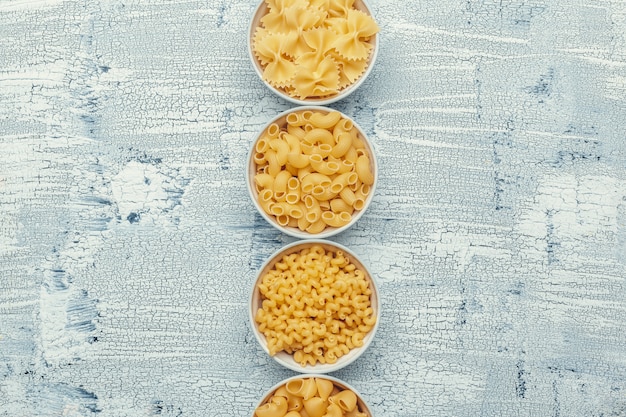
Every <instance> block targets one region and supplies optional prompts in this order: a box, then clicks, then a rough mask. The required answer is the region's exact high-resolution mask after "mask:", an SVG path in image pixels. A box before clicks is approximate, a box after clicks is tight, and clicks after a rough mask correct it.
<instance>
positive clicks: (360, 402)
mask: <svg viewBox="0 0 626 417" xmlns="http://www.w3.org/2000/svg"><path fill="white" fill-rule="evenodd" d="M308 378H318V379H325V380H328V381H331V382H332V383H333V385H334V386H335V387H336V388H338V389H339V390H350V391H352V392H353V393H354V394H355V395H356V399H357V401H356V404H357V407H358V409H359V411H361V412H362V413H365V415H367V416H368V417H374V415H373V414H372V412H371V411H370V406H369V405H368V404H367V402H366V401H365V399H364V398H363V396H362V395H361V394H360V393H359V392H358V391H357V390H356V389H355V388H354V387H353V386H351V385H350V384H348V383H347V382H345V381H342V380H341V379H338V378H335V377H332V376H330V375H321V374H302V375H295V376H292V377H289V378H286V379H284V380H282V381H280V382H279V383H277V384H276V385H274V386H273V387H272V388H270V389H269V390H268V391H267V392H266V393H265V395H263V398H261V400H260V401H259V402H258V404H257V406H256V407H255V408H254V411H253V412H252V417H256V414H255V411H256V409H257V408H259V407H260V406H262V405H263V404H265V403H267V402H268V401H269V400H270V398H271V397H272V396H273V395H274V393H275V392H276V390H278V389H279V388H281V387H282V386H284V385H286V384H287V383H289V382H292V381H297V380H299V379H308Z"/></svg>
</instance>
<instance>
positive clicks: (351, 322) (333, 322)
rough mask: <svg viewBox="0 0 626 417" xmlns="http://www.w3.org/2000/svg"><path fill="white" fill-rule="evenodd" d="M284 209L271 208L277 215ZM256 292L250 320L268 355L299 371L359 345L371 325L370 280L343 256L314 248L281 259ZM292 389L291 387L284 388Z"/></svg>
mask: <svg viewBox="0 0 626 417" xmlns="http://www.w3.org/2000/svg"><path fill="white" fill-rule="evenodd" d="M286 204H287V203H276V204H275V205H274V206H273V207H272V208H273V209H275V210H281V209H284V207H283V206H285V205H286ZM327 213H330V214H332V215H335V214H334V213H332V212H327ZM327 213H324V214H323V215H322V219H321V220H319V221H322V222H323V221H324V216H326V215H327ZM340 215H341V213H340ZM340 215H339V216H338V217H340ZM310 223H311V225H315V224H317V222H310ZM257 287H258V290H259V294H260V303H259V304H260V307H259V308H258V310H257V311H256V312H255V317H254V319H255V322H256V323H257V325H258V328H259V331H260V332H262V333H263V335H264V336H265V340H266V343H267V348H268V350H269V353H270V355H275V354H277V353H278V352H281V351H284V352H286V353H288V354H292V355H293V359H294V361H296V362H297V363H299V364H300V365H302V366H306V365H307V364H309V365H315V364H316V363H334V362H336V361H337V360H338V358H340V357H341V356H343V355H345V354H347V353H348V352H349V351H350V350H351V349H353V348H355V347H360V346H362V345H363V338H364V337H365V335H366V334H367V333H369V331H371V329H372V328H373V324H374V323H375V322H376V316H375V314H374V310H373V308H372V305H371V299H370V297H371V295H372V289H371V288H370V284H369V281H368V280H367V279H366V277H365V275H364V273H363V271H362V270H360V269H358V268H356V266H355V264H353V263H352V262H350V260H349V259H348V257H347V256H346V255H345V254H344V253H343V252H342V251H333V250H326V249H324V248H323V247H322V246H321V245H317V244H315V245H312V246H311V247H310V248H305V249H302V250H300V251H298V252H295V253H292V254H290V255H287V256H282V257H281V258H280V259H278V260H277V261H276V262H275V263H274V264H273V265H272V266H271V268H270V269H269V270H268V271H267V272H265V275H263V276H262V277H261V279H260V281H259V283H258V284H257ZM365 319H367V324H366V323H364V320H365ZM294 384H295V383H294ZM297 388H298V389H305V388H303V387H297ZM310 389H312V388H310ZM293 390H296V387H295V385H294V386H287V391H289V392H290V393H291V391H293ZM294 395H295V394H294Z"/></svg>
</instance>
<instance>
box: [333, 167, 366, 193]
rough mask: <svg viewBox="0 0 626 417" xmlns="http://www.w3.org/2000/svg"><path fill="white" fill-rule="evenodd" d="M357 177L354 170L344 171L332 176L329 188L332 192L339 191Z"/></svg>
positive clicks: (353, 181)
mask: <svg viewBox="0 0 626 417" xmlns="http://www.w3.org/2000/svg"><path fill="white" fill-rule="evenodd" d="M358 179H359V176H358V175H357V174H356V172H344V173H343V174H339V175H337V176H336V177H335V178H333V181H332V183H331V184H330V190H331V191H332V192H335V193H339V192H340V191H341V190H343V189H344V188H345V187H346V186H347V185H350V184H354V183H355V182H357V180H358Z"/></svg>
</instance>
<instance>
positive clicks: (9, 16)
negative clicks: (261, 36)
mask: <svg viewBox="0 0 626 417" xmlns="http://www.w3.org/2000/svg"><path fill="white" fill-rule="evenodd" d="M369 4H370V6H371V7H372V9H373V11H374V13H375V16H376V18H377V20H378V22H379V24H380V26H381V29H382V34H381V50H380V53H379V56H378V60H377V66H376V68H375V69H374V71H373V72H372V74H371V76H370V78H369V79H368V80H367V82H366V83H365V84H364V85H363V86H362V87H361V89H360V90H359V91H357V92H356V93H354V94H353V95H352V96H351V97H350V98H348V99H346V100H344V101H342V102H339V103H337V104H336V105H335V106H334V107H336V108H337V109H339V110H341V111H343V112H344V113H346V114H348V115H350V116H352V117H354V118H355V119H356V120H357V122H358V123H359V125H360V126H361V127H362V128H363V129H365V131H366V132H367V133H368V134H369V135H370V136H371V140H372V142H373V144H374V147H375V150H376V151H377V153H378V160H379V166H380V175H379V180H380V185H379V186H378V187H377V195H376V197H375V199H374V201H373V203H372V206H371V208H370V209H369V211H368V212H367V213H366V214H365V216H363V217H362V219H361V220H360V221H359V223H358V224H357V225H356V226H355V227H354V228H352V229H350V230H349V231H347V232H344V233H343V234H341V235H339V236H337V237H336V238H334V239H335V240H336V241H338V242H340V243H342V244H344V245H346V246H348V247H350V248H352V249H353V250H354V251H355V252H357V253H359V254H360V255H361V256H362V257H363V259H364V260H365V261H367V262H368V263H369V265H370V267H371V269H372V270H373V271H374V272H375V274H376V275H377V278H378V281H379V284H380V296H381V298H382V304H383V316H382V319H381V320H382V322H381V326H380V328H379V330H378V334H377V339H376V340H375V341H374V343H373V345H372V346H371V348H370V350H369V351H368V352H367V353H366V354H365V355H364V356H362V357H361V358H360V359H359V360H358V361H356V362H355V363H353V364H352V365H350V366H349V367H347V368H345V369H344V370H342V371H339V372H337V373H336V376H337V377H339V378H342V379H345V380H346V381H348V382H349V383H350V384H352V385H354V386H355V387H357V388H358V389H359V390H360V391H361V392H362V393H363V394H364V395H365V397H366V398H367V400H368V402H369V403H370V405H371V408H372V410H373V411H374V412H375V413H376V415H378V416H389V417H401V416H402V417H404V416H420V415H429V416H477V415H478V416H553V417H557V416H568V417H575V416H581V417H583V416H585V417H589V416H596V417H600V416H605V417H609V416H611V417H624V416H626V382H625V381H626V332H624V329H625V327H624V322H626V145H624V143H625V141H626V122H625V115H626V95H625V94H624V93H626V35H625V33H626V4H624V2H623V1H617V0H599V1H595V2H587V1H583V0H553V1H549V2H548V1H540V0H530V1H527V0H512V1H508V2H502V1H495V0H494V1H484V0H468V1H458V0H437V1H435V0H426V1H419V2H418V1H413V0H408V1H406V0H405V1H398V0H388V1H376V0H369ZM255 6H256V4H255V2H254V1H252V2H239V3H233V2H227V1H221V0H219V1H218V0H209V1H208V2H207V1H205V2H198V1H193V0H191V1H173V2H159V1H145V2H123V1H120V0H105V1H100V2H73V1H65V0H41V1H30V2H27V1H20V0H5V1H3V2H0V416H17V417H21V416H61V415H63V416H95V415H100V416H225V415H228V416H242V417H243V416H249V415H250V414H251V412H252V409H253V407H254V405H255V404H256V401H257V400H258V398H259V396H260V395H261V394H262V393H263V392H264V391H265V390H266V389H267V388H269V387H270V386H272V385H274V384H275V383H276V382H278V381H279V380H280V379H282V378H284V377H286V376H289V375H291V372H290V371H287V370H284V369H281V368H280V367H279V366H278V365H276V364H275V363H274V362H273V361H272V360H270V359H269V358H268V357H266V356H265V354H264V353H263V352H262V351H261V349H260V348H259V347H258V346H257V344H256V341H255V339H254V337H253V336H252V333H251V331H250V328H249V325H248V323H247V315H246V302H247V299H248V291H249V289H250V285H251V281H252V278H253V274H254V271H255V269H256V268H258V267H259V266H260V265H261V263H262V262H263V261H264V260H265V258H266V257H267V256H269V255H270V254H271V253H272V252H274V251H275V250H276V249H278V248H279V247H280V246H282V245H284V244H286V243H288V242H290V241H291V238H288V237H286V236H284V235H281V234H280V233H278V232H277V231H276V230H275V229H273V228H272V227H270V226H269V225H268V224H266V223H265V221H264V220H263V219H262V218H261V217H260V216H259V215H258V214H256V213H255V212H254V209H253V206H252V204H251V203H250V202H249V201H248V196H247V192H246V189H245V183H244V174H243V169H244V166H245V161H244V160H245V157H246V153H247V150H248V145H249V144H250V141H251V140H252V137H253V135H254V134H255V133H256V131H257V130H258V129H260V128H261V127H262V126H263V125H264V124H265V122H266V121H267V120H268V119H270V118H271V117H273V116H274V115H275V114H277V113H278V112H280V111H282V110H284V109H286V108H288V107H289V105H288V104H287V103H285V102H282V101H281V100H279V99H278V98H276V97H274V96H273V95H272V94H271V93H270V92H269V91H267V90H266V89H265V88H264V87H263V85H262V84H261V82H260V81H259V80H258V79H256V78H255V77H256V75H255V73H254V71H253V70H252V67H251V66H250V64H249V62H248V57H247V52H246V48H245V41H246V30H247V25H248V21H247V18H248V16H250V14H251V13H252V10H253V9H254V7H255Z"/></svg>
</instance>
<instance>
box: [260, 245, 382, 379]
mask: <svg viewBox="0 0 626 417" xmlns="http://www.w3.org/2000/svg"><path fill="white" fill-rule="evenodd" d="M314 245H320V246H322V248H324V249H325V250H326V251H327V252H328V251H332V252H335V253H336V251H338V250H339V251H343V253H344V255H347V256H348V258H349V260H350V262H351V263H352V264H354V265H355V266H356V268H357V269H360V270H361V271H363V273H364V276H365V279H366V280H367V281H368V283H369V288H370V289H371V291H372V294H371V295H370V307H371V308H372V310H373V315H374V317H376V323H375V324H374V326H373V327H372V329H371V330H370V331H369V332H368V333H367V334H366V335H365V337H364V338H363V345H362V346H360V347H354V348H352V349H351V350H350V351H349V352H348V353H347V354H345V355H343V356H341V357H339V358H338V359H337V361H336V362H335V363H332V364H329V363H324V364H323V363H319V362H318V363H316V364H315V365H311V364H309V363H307V364H306V365H305V366H302V365H301V364H300V363H298V362H296V360H295V359H294V357H293V355H291V354H289V353H287V352H284V351H280V352H278V353H277V354H275V355H274V356H272V358H273V359H274V360H275V361H276V362H278V363H279V364H281V365H283V366H284V367H286V368H289V369H291V370H293V371H296V372H300V373H320V374H325V373H328V372H334V371H337V370H339V369H341V368H343V367H345V366H347V365H349V364H351V363H352V362H354V361H355V360H356V359H357V358H358V357H359V356H361V355H362V354H363V353H364V352H365V351H366V350H367V348H368V347H369V346H370V344H371V343H372V340H374V337H375V335H376V331H377V329H378V325H379V323H380V311H381V304H380V298H379V296H378V287H377V285H376V281H375V279H374V277H373V276H372V274H371V273H370V272H369V269H368V268H367V267H366V266H365V265H364V264H363V262H362V261H361V260H360V259H359V258H358V257H357V256H356V255H355V254H354V252H352V251H351V250H350V249H348V248H346V247H345V246H343V245H340V244H338V243H335V242H331V241H327V240H322V239H315V240H301V241H297V242H293V243H291V244H289V245H286V246H284V247H283V248H281V249H279V250H278V251H276V252H275V253H274V254H273V255H271V256H270V257H269V258H268V259H267V260H266V261H265V263H264V264H263V265H262V266H261V268H260V269H259V271H258V274H257V276H256V279H255V281H254V285H253V286H252V289H251V291H250V301H249V310H248V315H249V319H250V326H251V328H252V330H253V332H254V335H255V337H256V339H257V341H258V342H259V344H260V345H261V347H262V348H263V350H264V351H265V352H266V353H267V354H268V355H269V349H268V347H267V341H266V339H265V336H264V335H263V333H261V331H259V328H258V324H257V323H256V321H255V315H256V313H257V311H258V310H259V308H260V306H261V304H262V296H261V293H260V291H259V287H258V284H259V283H260V282H262V279H263V276H265V275H266V274H267V273H268V271H270V270H272V269H273V268H274V266H275V264H276V263H277V262H278V261H280V260H282V258H283V256H285V255H290V254H293V253H297V252H300V251H301V250H302V249H305V248H310V247H311V246H314Z"/></svg>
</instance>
